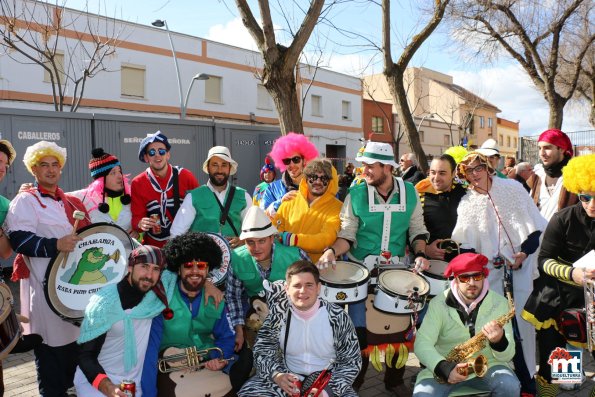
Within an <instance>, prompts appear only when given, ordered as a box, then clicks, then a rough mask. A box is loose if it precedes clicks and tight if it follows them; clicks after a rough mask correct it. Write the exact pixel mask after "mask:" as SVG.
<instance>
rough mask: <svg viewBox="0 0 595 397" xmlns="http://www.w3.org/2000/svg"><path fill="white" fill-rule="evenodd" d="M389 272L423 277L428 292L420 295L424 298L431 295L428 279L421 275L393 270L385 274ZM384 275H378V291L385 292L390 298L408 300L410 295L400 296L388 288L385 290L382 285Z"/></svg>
mask: <svg viewBox="0 0 595 397" xmlns="http://www.w3.org/2000/svg"><path fill="white" fill-rule="evenodd" d="M388 271H400V272H408V273H411V274H413V275H415V276H419V277H421V279H422V280H423V282H424V283H425V285H426V289H427V292H426V293H425V294H422V293H420V294H419V295H420V296H422V297H423V296H427V295H428V294H429V293H430V283H429V282H428V280H426V279H425V278H424V277H423V276H421V275H419V274H415V273H413V272H410V271H409V270H401V269H391V270H386V271H385V272H388ZM383 273H384V272H382V273H380V274H379V275H378V277H377V282H378V284H377V287H378V289H379V290H381V291H382V292H384V293H385V294H387V295H388V296H392V297H393V298H397V297H398V298H405V299H408V298H409V296H408V295H404V294H399V293H398V292H393V291H390V290H388V287H387V288H385V287H384V286H383V285H382V283H381V282H380V276H382V274H383Z"/></svg>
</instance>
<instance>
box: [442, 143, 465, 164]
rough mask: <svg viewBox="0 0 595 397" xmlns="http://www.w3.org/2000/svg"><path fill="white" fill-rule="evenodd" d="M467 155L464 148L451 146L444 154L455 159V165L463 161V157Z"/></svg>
mask: <svg viewBox="0 0 595 397" xmlns="http://www.w3.org/2000/svg"><path fill="white" fill-rule="evenodd" d="M467 153H469V152H468V151H467V149H465V147H464V146H451V147H449V148H448V149H446V151H445V152H444V154H448V155H449V156H451V157H452V158H453V159H455V162H456V163H457V164H459V163H460V162H461V160H463V157H465V156H466V155H467Z"/></svg>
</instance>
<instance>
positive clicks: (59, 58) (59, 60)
mask: <svg viewBox="0 0 595 397" xmlns="http://www.w3.org/2000/svg"><path fill="white" fill-rule="evenodd" d="M54 62H55V63H56V67H57V68H58V73H59V75H60V76H59V77H60V83H61V84H62V85H64V83H66V74H65V73H64V53H63V52H61V51H56V52H55V53H54ZM44 64H45V65H47V66H48V67H49V68H50V69H52V66H51V64H50V62H49V61H46V62H44ZM54 78H56V76H54ZM43 81H44V82H46V83H51V82H52V79H51V78H50V74H49V73H48V71H47V70H45V69H43Z"/></svg>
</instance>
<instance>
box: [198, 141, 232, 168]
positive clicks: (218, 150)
mask: <svg viewBox="0 0 595 397" xmlns="http://www.w3.org/2000/svg"><path fill="white" fill-rule="evenodd" d="M213 157H219V158H220V159H222V160H225V161H227V162H228V163H229V164H231V171H230V172H229V175H234V174H235V173H236V172H237V171H238V163H237V162H236V161H235V160H234V159H232V158H231V154H230V153H229V149H228V148H226V147H225V146H213V147H212V148H210V149H209V155H208V156H207V159H206V160H205V162H204V163H202V170H203V171H204V172H205V174H208V173H209V169H208V167H207V165H208V164H209V160H210V159H211V158H213Z"/></svg>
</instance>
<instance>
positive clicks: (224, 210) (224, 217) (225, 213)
mask: <svg viewBox="0 0 595 397" xmlns="http://www.w3.org/2000/svg"><path fill="white" fill-rule="evenodd" d="M212 193H213V196H215V201H216V202H217V204H219V208H220V209H221V216H220V217H219V225H221V227H223V225H225V221H227V222H228V223H229V226H231V230H233V232H234V234H235V235H236V237H240V234H239V233H238V229H236V227H235V226H234V224H233V222H232V221H231V219H230V218H229V208H230V207H231V202H232V201H233V196H235V194H236V187H235V186H233V185H232V186H230V187H229V194H228V195H227V198H226V199H225V207H223V205H222V204H221V201H219V197H217V195H216V194H215V192H212Z"/></svg>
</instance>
